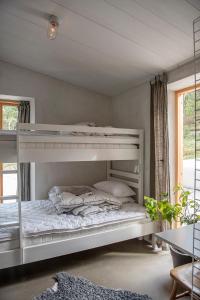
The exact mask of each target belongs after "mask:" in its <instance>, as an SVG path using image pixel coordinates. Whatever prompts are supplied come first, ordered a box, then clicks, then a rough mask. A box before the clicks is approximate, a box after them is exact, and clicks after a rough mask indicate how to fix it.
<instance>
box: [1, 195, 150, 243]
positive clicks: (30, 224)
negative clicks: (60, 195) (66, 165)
mask: <svg viewBox="0 0 200 300" xmlns="http://www.w3.org/2000/svg"><path fill="white" fill-rule="evenodd" d="M146 218H147V216H146V211H145V208H144V207H143V206H141V205H138V204H136V203H134V202H133V203H127V204H124V205H123V206H122V207H121V209H119V210H113V211H109V212H102V213H98V214H94V215H88V216H85V217H82V216H74V215H72V214H61V215H58V214H57V212H56V210H55V207H54V205H53V204H52V202H51V201H50V200H36V201H27V202H22V220H23V222H22V231H23V235H24V237H25V238H26V237H31V236H40V235H43V234H52V233H61V232H75V231H79V230H81V229H89V228H94V227H102V226H105V225H108V224H114V223H116V224H117V223H120V222H124V221H136V220H141V219H146ZM17 220H18V212H17V204H16V203H12V204H2V205H0V224H2V223H9V222H17ZM17 235H18V230H17V229H16V228H4V229H1V230H0V241H8V240H12V239H16V237H17Z"/></svg>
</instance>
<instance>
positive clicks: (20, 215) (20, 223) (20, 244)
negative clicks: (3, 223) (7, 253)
mask: <svg viewBox="0 0 200 300" xmlns="http://www.w3.org/2000/svg"><path fill="white" fill-rule="evenodd" d="M19 132H20V125H19V123H18V125H17V202H18V217H19V248H20V262H21V264H23V262H24V255H23V254H24V253H23V233H22V210H21V168H20V164H21V161H20V153H19V152H20V134H19Z"/></svg>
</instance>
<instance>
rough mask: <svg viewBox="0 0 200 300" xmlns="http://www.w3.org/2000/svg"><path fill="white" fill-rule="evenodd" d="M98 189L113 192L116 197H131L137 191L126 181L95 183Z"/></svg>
mask: <svg viewBox="0 0 200 300" xmlns="http://www.w3.org/2000/svg"><path fill="white" fill-rule="evenodd" d="M94 187H95V188H96V189H97V190H100V191H104V192H106V193H110V194H112V195H113V196H114V197H130V196H134V195H136V193H135V192H134V191H133V190H132V189H131V188H130V187H129V186H128V185H127V184H125V183H123V182H120V181H111V180H109V181H100V182H97V183H95V184H94Z"/></svg>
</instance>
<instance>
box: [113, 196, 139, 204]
mask: <svg viewBox="0 0 200 300" xmlns="http://www.w3.org/2000/svg"><path fill="white" fill-rule="evenodd" d="M117 199H118V200H119V202H120V203H121V205H123V204H126V203H134V202H135V199H133V198H132V197H118V198H117Z"/></svg>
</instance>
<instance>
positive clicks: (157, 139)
mask: <svg viewBox="0 0 200 300" xmlns="http://www.w3.org/2000/svg"><path fill="white" fill-rule="evenodd" d="M150 184H151V196H152V197H155V198H156V199H160V195H161V193H168V194H169V193H170V186H169V185H170V183H169V143H168V103H167V78H166V75H165V74H164V75H163V76H157V77H155V80H154V81H153V82H151V183H150Z"/></svg>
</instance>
